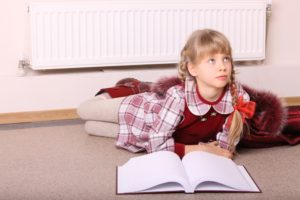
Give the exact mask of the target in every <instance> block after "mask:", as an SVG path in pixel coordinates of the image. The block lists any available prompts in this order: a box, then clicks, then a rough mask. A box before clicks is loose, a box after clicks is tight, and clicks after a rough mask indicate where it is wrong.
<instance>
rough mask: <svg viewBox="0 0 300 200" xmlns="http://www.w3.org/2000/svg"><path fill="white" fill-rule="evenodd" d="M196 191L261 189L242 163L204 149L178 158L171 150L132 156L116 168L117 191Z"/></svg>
mask: <svg viewBox="0 0 300 200" xmlns="http://www.w3.org/2000/svg"><path fill="white" fill-rule="evenodd" d="M181 191H184V192H186V193H194V192H197V191H219V192H220V191H221V192H260V189H259V188H258V187H257V186H256V184H255V183H254V181H253V180H252V178H251V177H250V175H249V174H248V172H247V171H246V169H245V168H244V167H243V166H238V165H236V164H235V163H234V162H233V161H232V160H230V159H228V158H225V157H221V156H217V155H214V154H210V153H206V152H191V153H189V154H187V155H185V156H184V157H183V159H182V160H181V159H180V158H179V157H178V155H177V154H175V153H174V152H170V151H160V152H155V153H151V154H147V155H143V156H138V157H134V158H131V159H130V160H129V161H128V162H127V163H125V164H124V165H123V166H118V167H117V194H125V193H153V192H181Z"/></svg>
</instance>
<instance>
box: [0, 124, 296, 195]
mask: <svg viewBox="0 0 300 200" xmlns="http://www.w3.org/2000/svg"><path fill="white" fill-rule="evenodd" d="M299 155H300V145H298V146H294V147H289V146H284V147H276V148H269V149H255V150H249V149H244V150H241V151H240V155H239V156H238V157H237V158H236V159H235V161H236V162H237V163H239V164H244V165H245V166H246V167H247V169H248V170H249V172H250V173H251V175H252V176H253V178H254V179H255V181H256V182H257V184H258V185H259V187H260V188H261V189H262V191H263V192H262V193H259V194H250V193H197V194H183V193H169V194H147V195H116V194H115V190H116V166H117V165H122V164H123V163H125V162H126V161H127V160H128V159H129V158H130V157H132V156H136V154H132V153H129V152H126V151H123V150H120V149H116V148H115V146H114V140H113V139H110V138H101V137H95V136H88V135H87V134H86V133H85V132H84V130H83V123H82V122H81V121H79V120H72V121H62V122H49V123H46V122H43V123H33V124H19V125H0V200H2V199H3V200H10V199H13V200H19V199H20V200H21V199H22V200H27V199H28V200H35V199H39V200H44V199H51V200H52V199H70V200H73V199H80V200H85V199H86V200H93V199H105V200H110V199H143V200H147V199H156V200H159V199H166V200H168V199H172V200H176V199H180V200H184V199H228V200H229V199H230V200H232V199H243V200H247V199H300V173H299V169H300V157H299Z"/></svg>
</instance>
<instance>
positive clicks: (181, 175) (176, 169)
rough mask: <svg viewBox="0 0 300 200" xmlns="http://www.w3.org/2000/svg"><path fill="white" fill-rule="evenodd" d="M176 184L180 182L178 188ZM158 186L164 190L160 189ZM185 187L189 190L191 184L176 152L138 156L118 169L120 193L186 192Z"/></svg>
mask: <svg viewBox="0 0 300 200" xmlns="http://www.w3.org/2000/svg"><path fill="white" fill-rule="evenodd" d="M174 182H178V184H177V185H178V187H177V186H176V187H175V186H174V184H173V183H174ZM167 183H170V184H167ZM158 185H161V186H162V188H163V189H159V186H158ZM175 185H176V184H175ZM180 185H182V186H180ZM155 186H157V187H155ZM168 186H169V187H168ZM179 186H180V187H179ZM184 187H185V188H188V187H189V183H188V181H187V176H186V173H185V171H184V168H183V165H182V163H181V160H180V158H179V157H178V156H177V155H176V154H175V153H174V152H169V151H160V152H155V153H151V154H147V155H144V156H138V157H135V158H131V159H130V160H129V161H128V162H127V163H125V164H124V165H123V166H119V167H118V177H117V188H118V191H117V192H118V193H131V192H147V190H148V189H149V191H151V192H154V189H156V190H157V191H162V190H163V191H173V190H174V191H178V190H181V191H184V190H185V189H184ZM186 190H188V189H186Z"/></svg>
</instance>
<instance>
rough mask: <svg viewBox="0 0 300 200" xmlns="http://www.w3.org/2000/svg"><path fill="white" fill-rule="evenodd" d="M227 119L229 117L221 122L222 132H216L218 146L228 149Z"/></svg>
mask: <svg viewBox="0 0 300 200" xmlns="http://www.w3.org/2000/svg"><path fill="white" fill-rule="evenodd" d="M228 120H229V117H227V118H226V121H225V123H224V124H223V130H222V132H219V133H218V134H217V136H216V137H217V138H216V139H217V141H218V142H219V146H220V147H221V148H223V149H229V144H228V135H229V127H230V126H228Z"/></svg>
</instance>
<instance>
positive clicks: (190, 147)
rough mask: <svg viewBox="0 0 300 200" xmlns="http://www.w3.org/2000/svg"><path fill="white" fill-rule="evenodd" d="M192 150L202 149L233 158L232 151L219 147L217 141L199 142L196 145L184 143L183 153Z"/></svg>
mask: <svg viewBox="0 0 300 200" xmlns="http://www.w3.org/2000/svg"><path fill="white" fill-rule="evenodd" d="M192 151H204V152H208V153H212V154H216V155H219V156H224V157H226V158H229V159H232V158H233V153H232V152H231V151H229V150H227V149H222V148H221V147H219V146H218V142H217V141H214V142H210V143H200V144H198V145H185V154H187V153H189V152H192Z"/></svg>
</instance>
